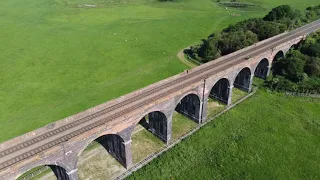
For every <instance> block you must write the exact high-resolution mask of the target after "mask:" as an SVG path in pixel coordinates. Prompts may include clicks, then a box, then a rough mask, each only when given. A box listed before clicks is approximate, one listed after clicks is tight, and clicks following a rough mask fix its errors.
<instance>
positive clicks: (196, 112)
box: [174, 91, 201, 123]
mask: <svg viewBox="0 0 320 180" xmlns="http://www.w3.org/2000/svg"><path fill="white" fill-rule="evenodd" d="M194 98H196V99H194ZM174 110H175V111H177V112H178V113H180V114H183V115H184V116H186V117H188V118H190V119H192V120H194V121H195V122H197V123H200V121H201V119H200V116H201V112H200V111H201V96H199V95H198V93H197V92H195V91H189V92H187V93H184V94H183V95H181V96H179V98H178V100H177V101H176V102H175V104H174ZM190 111H191V112H190Z"/></svg>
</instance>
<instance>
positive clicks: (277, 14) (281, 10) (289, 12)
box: [263, 5, 301, 21]
mask: <svg viewBox="0 0 320 180" xmlns="http://www.w3.org/2000/svg"><path fill="white" fill-rule="evenodd" d="M300 15H301V13H300V12H299V11H298V10H295V9H292V8H291V7H290V6H289V5H281V6H278V7H276V8H273V9H272V10H271V11H270V12H269V13H268V14H267V15H266V16H265V17H264V18H263V19H264V20H266V21H276V20H283V19H291V20H293V19H295V18H298V17H300Z"/></svg>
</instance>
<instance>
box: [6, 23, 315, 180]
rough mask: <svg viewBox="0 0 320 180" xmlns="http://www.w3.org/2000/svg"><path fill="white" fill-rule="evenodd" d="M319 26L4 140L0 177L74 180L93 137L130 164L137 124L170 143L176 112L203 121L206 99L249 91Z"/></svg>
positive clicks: (225, 99) (225, 98)
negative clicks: (31, 174)
mask: <svg viewBox="0 0 320 180" xmlns="http://www.w3.org/2000/svg"><path fill="white" fill-rule="evenodd" d="M319 27H320V20H318V21H315V22H313V23H310V24H308V25H305V26H303V27H300V28H298V29H296V30H293V31H291V32H285V33H283V34H280V35H277V36H275V37H272V38H270V39H266V40H264V41H261V42H259V43H256V44H254V45H252V46H250V47H247V48H244V49H241V50H239V51H237V52H234V53H232V54H229V55H226V56H223V57H221V58H219V59H216V60H215V61H211V62H209V63H206V64H203V65H201V66H198V67H195V68H192V69H190V70H187V71H184V72H183V73H180V74H178V75H175V76H172V77H170V78H168V79H164V80H162V81H160V82H157V83H155V84H152V85H149V86H147V87H145V88H142V89H139V90H137V91H134V92H132V93H130V94H127V95H124V96H121V97H119V98H117V99H114V100H111V101H108V102H106V103H104V104H101V105H98V106H96V107H93V108H91V109H88V110H86V111H84V112H80V113H78V114H76V115H73V116H70V117H67V118H65V119H62V120H59V121H57V122H54V123H51V124H48V125H47V126H45V127H42V128H39V129H37V130H34V131H32V132H29V133H26V134H24V135H21V136H19V137H16V138H14V139H11V140H9V141H6V142H3V143H2V144H0V179H1V180H11V179H16V178H18V177H19V176H20V175H21V174H23V173H24V172H27V171H28V170H30V169H32V168H35V167H38V166H43V165H46V166H49V167H50V168H51V169H52V170H53V172H54V173H55V175H56V176H57V179H59V180H77V179H78V174H77V160H78V157H79V155H80V154H81V153H82V152H83V151H84V149H85V148H86V147H87V146H88V145H89V144H90V143H91V142H92V141H97V142H100V143H101V144H102V145H103V146H104V147H105V149H106V150H107V151H108V152H109V153H110V154H111V155H112V156H113V157H114V158H115V159H117V160H118V161H119V162H120V163H121V164H122V165H123V166H124V167H126V168H129V167H130V166H131V165H132V152H131V134H132V131H133V129H134V127H135V126H136V125H137V124H138V123H140V124H142V125H143V126H144V127H146V128H147V129H148V130H149V131H151V132H152V133H153V134H154V135H155V136H157V137H158V138H160V139H161V140H163V141H164V142H169V141H170V139H171V132H172V115H173V112H174V111H177V112H178V113H181V114H183V115H185V116H187V117H188V118H190V119H191V120H193V121H196V122H197V123H202V122H205V121H206V110H207V102H208V98H214V99H216V100H218V101H221V102H222V103H225V104H227V105H229V104H231V95H232V88H233V87H236V88H239V89H241V90H243V91H248V92H249V91H250V90H251V86H252V79H253V77H254V76H258V77H260V78H266V77H267V76H268V74H269V72H270V68H271V65H272V61H273V60H274V58H275V57H276V56H277V55H279V54H282V55H284V54H285V53H286V52H287V51H288V50H289V49H290V48H291V47H292V46H294V45H296V44H297V43H299V42H300V41H301V40H303V39H305V37H306V36H307V35H308V34H310V33H311V32H314V31H316V30H318V29H319Z"/></svg>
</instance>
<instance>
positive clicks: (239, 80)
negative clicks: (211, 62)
mask: <svg viewBox="0 0 320 180" xmlns="http://www.w3.org/2000/svg"><path fill="white" fill-rule="evenodd" d="M251 83H252V82H251V70H250V68H248V67H245V68H243V69H242V70H241V71H240V72H239V73H238V75H237V77H236V79H235V81H234V83H233V86H234V87H236V88H238V89H240V90H242V91H245V92H249V91H250V86H251Z"/></svg>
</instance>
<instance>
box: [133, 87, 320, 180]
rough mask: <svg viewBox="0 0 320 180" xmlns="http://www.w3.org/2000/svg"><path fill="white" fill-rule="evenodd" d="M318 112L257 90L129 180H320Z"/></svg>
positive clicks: (303, 101)
mask: <svg viewBox="0 0 320 180" xmlns="http://www.w3.org/2000/svg"><path fill="white" fill-rule="evenodd" d="M319 112H320V99H311V98H297V97H288V96H284V95H281V94H275V93H268V92H266V91H265V90H258V92H257V93H256V94H255V95H254V96H253V97H251V98H249V99H248V100H246V101H244V102H243V103H241V104H240V105H238V106H237V107H235V109H232V110H231V111H229V112H227V113H226V114H224V115H223V116H221V117H219V118H217V119H216V120H215V121H212V122H210V123H208V124H207V125H206V126H205V127H203V128H201V130H199V131H198V132H197V133H195V134H194V135H192V136H191V137H189V138H188V139H187V140H185V141H183V142H181V143H180V144H178V145H177V146H175V147H174V148H173V149H171V150H170V151H168V152H166V153H165V154H164V155H162V156H160V157H159V158H157V159H155V160H153V161H152V162H151V163H149V165H147V166H145V167H143V168H142V169H141V170H139V171H137V172H135V173H134V174H133V175H132V176H130V177H129V178H128V179H139V180H140V179H150V177H153V179H319V178H320V171H319V169H320V162H319V159H320V141H319V139H320V113H319Z"/></svg>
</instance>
